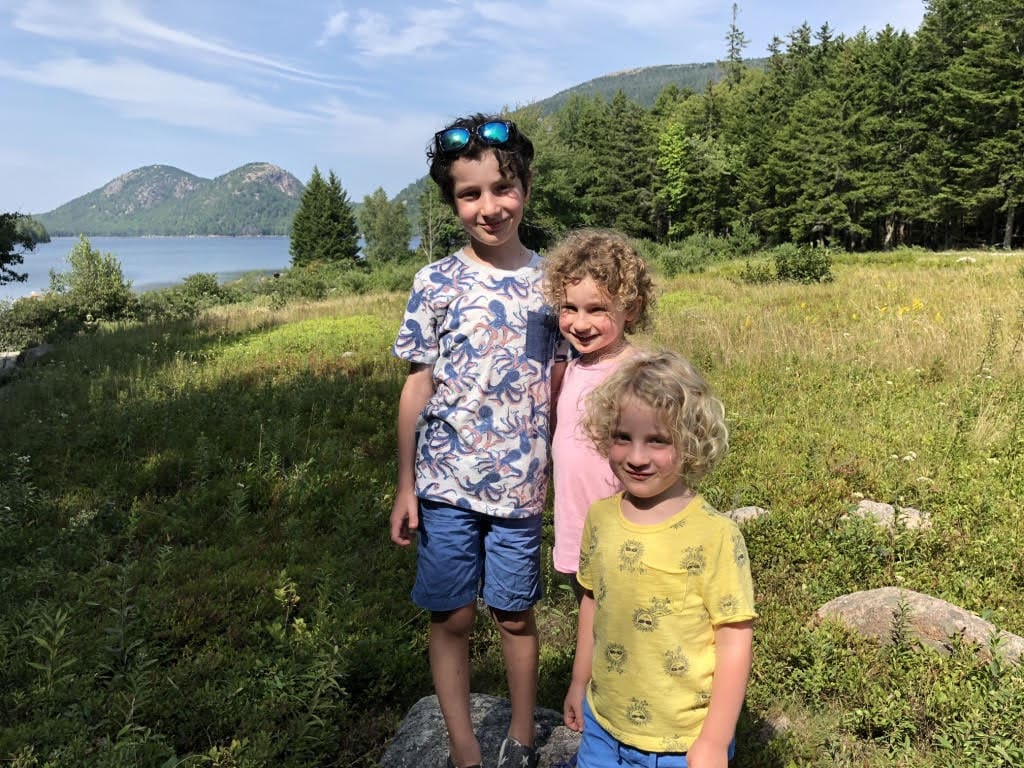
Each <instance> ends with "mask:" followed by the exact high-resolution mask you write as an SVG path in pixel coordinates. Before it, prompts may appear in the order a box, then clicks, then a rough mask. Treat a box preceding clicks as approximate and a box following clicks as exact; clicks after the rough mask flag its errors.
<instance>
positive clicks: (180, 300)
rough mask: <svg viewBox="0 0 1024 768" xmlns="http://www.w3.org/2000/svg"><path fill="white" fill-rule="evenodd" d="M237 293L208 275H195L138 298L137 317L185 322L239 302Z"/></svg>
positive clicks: (147, 292) (239, 296)
mask: <svg viewBox="0 0 1024 768" xmlns="http://www.w3.org/2000/svg"><path fill="white" fill-rule="evenodd" d="M240 298H241V293H240V292H239V291H238V290H237V289H236V288H234V287H233V286H226V285H221V284H220V282H219V281H218V280H217V275H215V274H213V273H212V272H197V273H195V274H193V275H189V276H188V277H186V278H185V280H184V282H182V283H181V285H176V286H174V287H173V288H164V289H161V290H157V291H146V292H145V293H143V294H142V295H141V296H140V297H139V316H140V317H142V318H144V319H147V320H188V319H191V318H194V317H196V316H197V315H198V314H199V313H200V312H201V311H202V310H204V309H208V308H210V307H214V306H218V305H221V304H233V303H235V302H236V301H239V300H240Z"/></svg>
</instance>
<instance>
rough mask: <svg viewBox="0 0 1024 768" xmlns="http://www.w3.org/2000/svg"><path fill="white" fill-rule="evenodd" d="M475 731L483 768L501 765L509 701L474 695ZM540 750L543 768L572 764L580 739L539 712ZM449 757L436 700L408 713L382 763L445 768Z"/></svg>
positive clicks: (387, 767) (556, 718)
mask: <svg viewBox="0 0 1024 768" xmlns="http://www.w3.org/2000/svg"><path fill="white" fill-rule="evenodd" d="M470 707H471V715H472V718H473V728H474V730H475V731H476V735H477V738H478V739H479V740H480V749H481V751H482V752H483V757H484V762H483V764H484V768H493V766H494V765H495V764H496V763H497V762H498V749H499V747H500V746H501V741H502V739H504V738H505V736H506V734H507V733H508V724H509V720H510V719H511V717H512V706H511V704H510V703H509V702H508V700H507V699H501V698H498V697H497V696H488V695H486V694H482V693H474V694H472V695H471V696H470ZM534 721H535V722H536V724H537V738H536V742H535V744H536V746H537V749H538V752H539V753H540V766H539V768H550V767H551V766H552V765H554V764H556V763H559V762H562V761H565V760H568V759H569V757H570V756H571V755H572V754H573V753H575V752H576V748H577V747H578V746H579V740H580V735H579V734H578V733H574V732H573V731H570V730H569V729H568V728H566V727H565V726H564V725H563V724H562V715H561V713H559V712H555V711H554V710H552V709H544V708H542V707H538V708H537V710H536V713H535V715H534ZM447 756H448V735H447V732H446V731H445V727H444V719H443V718H442V716H441V709H440V707H439V706H438V704H437V696H425V697H423V698H422V699H420V700H419V701H417V702H416V703H415V704H413V706H412V708H411V709H410V710H409V712H408V714H407V715H406V716H405V720H403V721H402V725H401V726H400V727H399V729H398V733H396V734H395V738H394V739H392V741H391V743H390V744H389V745H388V748H387V751H385V753H384V757H383V758H382V759H381V762H380V764H381V767H382V768H444V766H445V758H446V757H447Z"/></svg>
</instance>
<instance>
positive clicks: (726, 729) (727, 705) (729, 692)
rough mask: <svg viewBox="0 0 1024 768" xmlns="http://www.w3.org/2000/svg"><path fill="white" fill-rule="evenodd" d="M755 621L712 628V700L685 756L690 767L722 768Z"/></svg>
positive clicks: (740, 703) (748, 662)
mask: <svg viewBox="0 0 1024 768" xmlns="http://www.w3.org/2000/svg"><path fill="white" fill-rule="evenodd" d="M753 627H754V622H753V621H752V620H747V621H739V622H736V623H735V624H721V625H719V626H718V627H716V628H715V675H714V677H713V678H712V681H711V701H710V702H709V704H708V715H707V717H706V718H705V720H704V725H703V726H702V727H701V731H700V736H698V737H697V739H696V741H694V742H693V744H692V745H691V746H690V750H689V751H688V752H687V753H686V759H687V765H688V766H690V768H725V766H726V765H727V764H728V762H729V757H728V754H729V744H730V743H731V742H732V739H733V736H734V735H735V733H736V721H737V720H739V716H740V709H741V708H742V707H743V699H744V697H745V696H746V692H747V679H748V678H749V677H750V665H751V662H752V661H753V641H754V629H753Z"/></svg>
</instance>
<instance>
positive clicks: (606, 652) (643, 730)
mask: <svg viewBox="0 0 1024 768" xmlns="http://www.w3.org/2000/svg"><path fill="white" fill-rule="evenodd" d="M621 501H622V494H617V495H616V496H612V497H611V498H607V499H602V500H601V501H597V502H595V503H594V504H593V505H591V507H590V511H589V513H588V514H587V522H586V524H585V526H584V529H583V542H582V546H581V550H580V569H579V573H578V574H577V578H578V579H579V581H580V584H582V585H583V586H584V587H585V588H586V589H589V590H591V591H592V592H593V593H594V600H595V601H596V607H595V608H596V609H595V613H594V660H593V673H592V678H591V681H590V687H589V690H588V693H587V700H588V702H589V704H590V708H591V710H592V711H593V713H594V717H595V718H597V721H598V722H599V723H600V724H601V726H602V727H603V728H604V729H605V730H606V731H608V732H609V733H610V734H611V735H612V736H614V737H615V738H616V739H618V740H619V741H621V742H623V743H625V744H628V745H630V746H632V747H635V748H637V749H642V750H645V751H648V752H686V751H687V750H688V749H689V748H690V745H691V744H692V743H693V741H694V740H695V739H696V738H697V736H698V735H700V729H701V726H702V724H703V723H704V718H705V717H706V716H707V712H708V701H709V700H710V698H711V679H712V676H713V675H714V672H715V628H716V627H717V626H719V625H722V624H734V623H737V622H741V621H746V620H748V619H753V618H755V617H756V616H757V614H756V613H755V611H754V587H753V583H752V582H751V578H750V562H749V558H748V556H747V547H746V544H745V543H744V541H743V535H742V534H741V533H740V530H739V528H738V527H737V525H736V524H735V523H734V522H733V521H732V520H730V519H729V518H727V517H725V516H724V515H721V514H719V513H718V512H716V511H715V510H714V509H712V508H711V507H710V506H709V505H708V504H707V503H706V502H705V501H704V499H703V497H701V496H699V495H698V496H696V497H695V498H694V499H693V500H692V501H691V502H690V503H689V504H687V505H686V507H685V508H684V509H683V510H682V511H680V512H679V513H678V514H677V515H674V516H673V517H671V518H669V519H668V520H666V521H664V522H662V523H658V524H656V525H637V524H635V523H631V522H630V521H629V520H626V519H625V518H624V517H623V516H622V511H621Z"/></svg>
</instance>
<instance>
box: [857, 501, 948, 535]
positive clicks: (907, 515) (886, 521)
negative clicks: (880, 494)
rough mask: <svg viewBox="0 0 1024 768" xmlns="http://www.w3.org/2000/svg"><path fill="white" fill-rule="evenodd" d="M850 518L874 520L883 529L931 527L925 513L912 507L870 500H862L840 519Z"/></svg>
mask: <svg viewBox="0 0 1024 768" xmlns="http://www.w3.org/2000/svg"><path fill="white" fill-rule="evenodd" d="M851 517H863V518H865V519H867V520H874V521H875V522H876V523H878V524H879V525H880V526H882V527H884V528H895V527H896V526H897V525H902V526H903V527H904V528H909V529H911V530H913V529H920V530H928V529H929V528H931V527H932V518H931V515H929V514H928V513H927V512H921V511H920V510H917V509H914V508H913V507H894V506H893V505H892V504H885V503H883V502H881V501H872V500H871V499H862V500H861V501H860V503H859V504H858V505H857V507H856V508H855V509H853V510H851V511H850V512H849V513H847V514H845V515H843V517H842V519H843V520H847V519H849V518H851Z"/></svg>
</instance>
